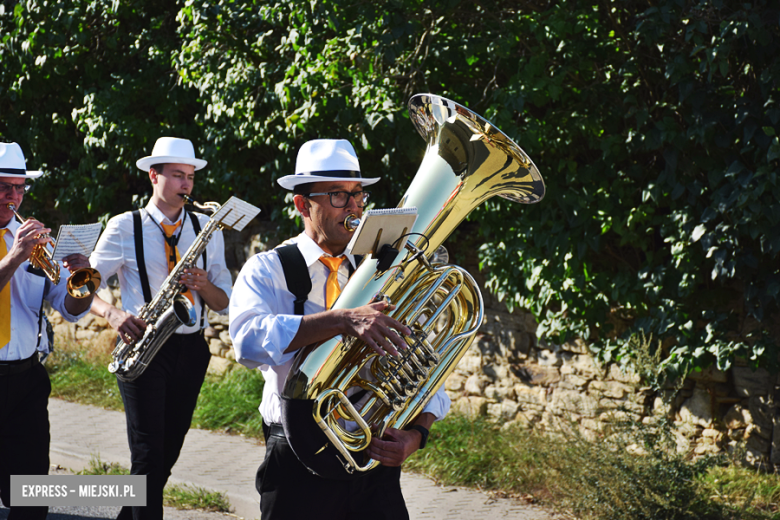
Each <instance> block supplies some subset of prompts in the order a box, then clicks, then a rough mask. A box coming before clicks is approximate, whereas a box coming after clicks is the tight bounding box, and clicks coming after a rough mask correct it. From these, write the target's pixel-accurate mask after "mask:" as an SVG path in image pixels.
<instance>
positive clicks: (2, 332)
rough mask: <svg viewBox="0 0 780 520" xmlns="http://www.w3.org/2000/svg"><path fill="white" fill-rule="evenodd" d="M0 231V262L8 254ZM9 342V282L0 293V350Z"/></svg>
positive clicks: (0, 230)
mask: <svg viewBox="0 0 780 520" xmlns="http://www.w3.org/2000/svg"><path fill="white" fill-rule="evenodd" d="M6 231H8V230H7V229H0V260H2V259H3V258H4V257H5V255H6V254H7V253H8V247H7V246H6V245H5V232H6ZM10 341H11V280H8V283H7V284H5V287H3V290H2V291H0V348H5V346H6V345H8V343H9V342H10Z"/></svg>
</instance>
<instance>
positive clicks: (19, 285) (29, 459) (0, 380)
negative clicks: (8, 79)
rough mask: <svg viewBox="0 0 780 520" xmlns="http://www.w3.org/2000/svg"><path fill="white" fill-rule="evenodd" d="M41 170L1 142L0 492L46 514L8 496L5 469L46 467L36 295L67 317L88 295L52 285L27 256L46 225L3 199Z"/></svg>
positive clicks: (17, 193) (41, 511)
mask: <svg viewBox="0 0 780 520" xmlns="http://www.w3.org/2000/svg"><path fill="white" fill-rule="evenodd" d="M41 175H42V173H41V172H39V171H28V170H27V167H26V163H25V160H24V154H23V153H22V149H21V147H20V146H19V145H18V144H16V143H0V496H2V499H3V504H5V505H6V506H9V507H11V513H10V514H9V518H29V519H37V518H46V514H47V512H48V509H49V508H48V507H46V506H42V507H13V504H11V503H10V476H11V475H47V474H48V473H49V438H50V437H49V411H48V408H47V406H48V402H49V393H51V383H50V382H49V375H48V374H47V373H46V369H44V368H43V366H42V365H41V362H40V358H39V354H38V353H39V352H42V353H47V352H49V351H50V349H51V345H49V339H48V335H47V334H46V330H45V325H44V316H43V301H44V300H46V301H48V302H49V303H50V304H51V306H52V307H53V308H54V309H56V310H57V311H59V313H60V314H62V316H63V317H64V318H65V319H66V320H68V321H78V320H79V318H81V317H82V316H84V315H86V313H87V312H88V311H89V306H90V304H91V303H92V296H91V295H89V296H86V297H84V298H74V297H73V296H71V295H70V294H68V291H67V287H66V285H67V284H66V283H65V282H64V281H62V282H60V283H59V284H57V285H54V284H53V283H52V282H51V281H50V280H49V279H47V278H46V276H45V274H44V272H43V271H42V270H40V269H37V268H35V266H34V265H33V264H31V263H30V261H29V259H30V256H31V255H32V253H33V250H34V249H35V248H36V247H38V246H40V247H45V245H46V242H48V241H50V240H51V238H49V236H48V233H49V232H50V231H51V230H50V229H48V228H46V227H45V226H44V225H43V224H41V223H40V222H38V221H37V220H35V219H34V218H28V219H27V220H25V222H24V223H20V222H19V221H17V220H16V219H15V218H14V213H13V211H12V210H11V209H10V208H9V207H8V205H9V204H13V206H14V207H15V208H18V207H19V206H20V205H21V204H22V199H24V194H25V193H27V190H28V189H29V187H30V185H29V184H25V180H26V179H35V178H37V177H40V176H41ZM53 264H54V265H53V266H51V268H52V269H55V270H60V272H62V269H61V268H60V266H59V265H58V264H57V263H56V262H53ZM63 264H64V265H65V267H66V268H67V269H68V270H69V271H71V272H73V271H75V270H77V269H80V268H83V267H89V261H88V259H87V257H86V256H84V255H80V254H74V255H70V256H67V257H65V258H64V259H63ZM55 272H56V271H55ZM62 278H64V277H62Z"/></svg>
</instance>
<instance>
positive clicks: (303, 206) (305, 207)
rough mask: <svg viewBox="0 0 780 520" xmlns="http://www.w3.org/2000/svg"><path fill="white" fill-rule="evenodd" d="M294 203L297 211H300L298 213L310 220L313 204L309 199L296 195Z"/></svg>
mask: <svg viewBox="0 0 780 520" xmlns="http://www.w3.org/2000/svg"><path fill="white" fill-rule="evenodd" d="M293 203H294V204H295V209H297V210H298V213H300V214H301V216H302V217H305V218H309V215H310V212H309V208H310V207H311V203H310V202H309V199H308V198H306V197H304V196H303V195H295V196H294V197H293Z"/></svg>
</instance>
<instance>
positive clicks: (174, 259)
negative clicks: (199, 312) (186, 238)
mask: <svg viewBox="0 0 780 520" xmlns="http://www.w3.org/2000/svg"><path fill="white" fill-rule="evenodd" d="M160 225H161V226H162V227H163V229H164V230H165V236H166V237H167V238H171V237H172V236H173V234H174V233H175V232H176V229H178V227H179V226H180V225H181V222H177V223H176V224H160ZM165 258H167V259H168V272H169V273H170V272H171V271H173V268H174V267H176V264H178V263H179V260H181V255H179V248H178V247H175V246H172V245H171V244H170V242H168V241H167V240H166V241H165ZM182 294H183V295H184V296H186V297H187V299H189V300H190V302H191V303H192V304H193V305H195V298H194V297H193V296H192V291H190V290H189V289H187V288H186V287H185V288H184V290H182Z"/></svg>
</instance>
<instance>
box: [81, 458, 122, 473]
mask: <svg viewBox="0 0 780 520" xmlns="http://www.w3.org/2000/svg"><path fill="white" fill-rule="evenodd" d="M129 474H130V470H129V469H127V468H126V467H124V466H122V465H121V464H119V463H118V462H103V460H102V459H101V458H100V455H92V456H91V457H90V458H89V463H88V464H87V467H86V468H84V469H82V470H81V471H79V472H77V473H76V475H129Z"/></svg>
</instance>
